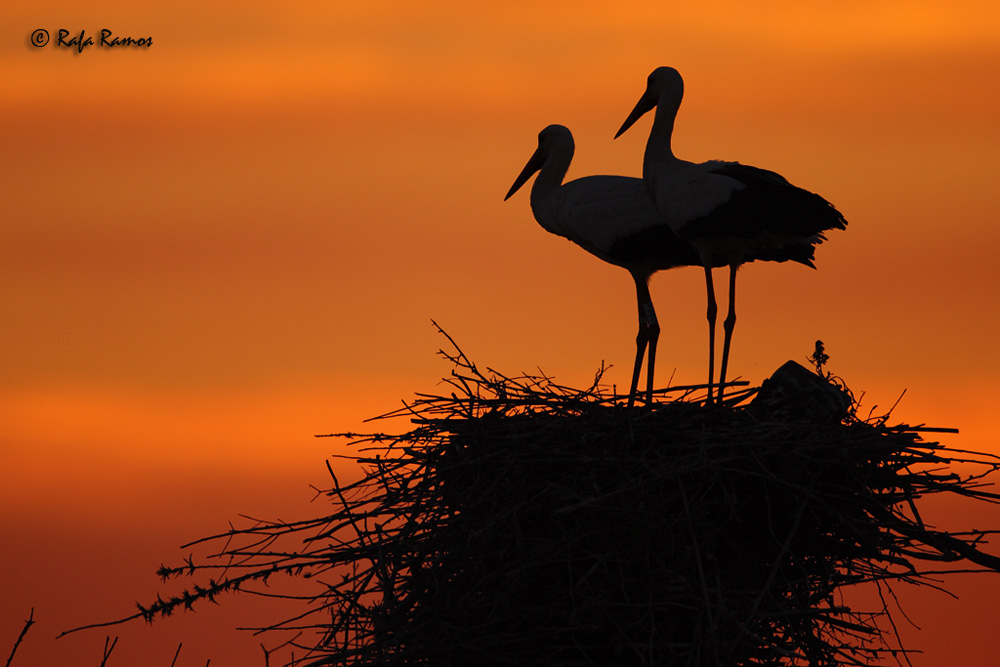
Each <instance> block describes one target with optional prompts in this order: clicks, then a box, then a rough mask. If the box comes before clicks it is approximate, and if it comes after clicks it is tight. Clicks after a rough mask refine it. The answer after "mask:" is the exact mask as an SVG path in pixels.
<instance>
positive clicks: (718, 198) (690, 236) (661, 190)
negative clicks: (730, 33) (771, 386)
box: [615, 67, 847, 403]
mask: <svg viewBox="0 0 1000 667" xmlns="http://www.w3.org/2000/svg"><path fill="white" fill-rule="evenodd" d="M683 95H684V81H683V79H681V75H680V73H678V72H677V70H675V69H673V68H672V67H659V68H657V69H656V70H654V71H653V73H652V74H650V75H649V78H648V79H647V81H646V91H645V92H644V93H643V95H642V97H641V98H640V99H639V102H638V103H637V104H636V105H635V108H634V109H632V113H631V114H629V116H628V118H627V119H626V120H625V122H624V123H623V124H622V126H621V129H619V130H618V133H617V134H616V135H615V138H617V137H619V136H620V135H621V134H622V133H623V132H625V131H626V130H627V129H628V128H629V127H631V126H632V125H633V124H634V123H635V121H637V120H638V119H639V118H640V117H642V116H643V115H644V114H645V113H646V112H648V111H649V110H651V109H653V108H654V107H656V115H655V117H654V119H653V127H652V129H651V131H650V133H649V140H648V141H647V143H646V151H645V154H644V156H643V162H642V177H643V180H644V181H645V183H646V187H647V189H648V191H649V195H650V198H651V199H652V200H653V203H654V204H655V206H656V208H657V210H658V211H659V212H660V214H661V215H662V217H663V219H664V220H665V221H666V222H667V224H669V225H670V227H671V229H673V230H674V231H675V232H676V233H677V235H678V236H680V237H681V238H682V239H684V240H686V241H689V242H690V243H691V244H693V245H694V247H695V248H697V250H698V253H699V256H700V257H701V265H702V266H704V268H705V282H706V286H707V290H708V332H709V347H708V383H709V390H708V400H709V403H711V402H712V401H713V390H712V382H713V379H714V378H713V376H714V365H715V316H716V311H717V307H716V303H715V288H714V286H713V285H712V266H713V265H719V264H718V262H719V259H720V258H723V259H724V264H728V265H729V313H728V315H727V316H726V320H725V322H724V323H723V327H724V329H725V342H724V343H723V348H722V365H721V371H720V376H719V400H720V402H721V400H722V392H723V388H724V386H725V382H726V366H727V364H728V362H729V346H730V343H731V341H732V335H733V327H734V326H735V324H736V269H737V267H739V265H740V264H742V263H744V262H747V261H751V260H752V259H763V260H769V261H776V262H784V261H788V260H791V261H794V262H798V263H800V264H805V265H806V266H810V267H812V268H815V265H814V264H813V261H812V260H813V256H814V255H813V253H814V250H815V248H814V246H815V245H816V244H818V243H821V242H823V241H824V240H825V239H826V237H825V236H824V232H825V231H827V230H830V229H845V228H846V227H847V221H846V220H845V219H844V216H843V215H841V214H840V212H839V211H837V209H835V208H834V207H833V205H832V204H830V202H828V201H826V200H825V199H823V198H822V197H820V196H819V195H817V194H814V193H812V192H809V191H807V190H803V189H802V188H797V187H795V186H794V185H792V184H791V183H789V182H788V181H787V180H785V178H784V177H782V176H781V175H779V174H776V173H774V172H773V171H767V170H764V169H758V168H756V167H750V166H747V165H742V164H740V163H738V162H722V161H716V160H713V161H709V162H702V163H695V162H687V161H686V160H681V159H679V158H677V157H674V153H673V151H672V150H671V147H670V140H671V136H672V135H673V130H674V120H675V119H676V117H677V111H678V109H679V108H680V105H681V99H682V97H683Z"/></svg>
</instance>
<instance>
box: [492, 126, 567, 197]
mask: <svg viewBox="0 0 1000 667" xmlns="http://www.w3.org/2000/svg"><path fill="white" fill-rule="evenodd" d="M574 149H575V146H574V143H573V133H572V132H570V131H569V128H567V127H565V126H563V125H549V126H548V127H546V128H545V129H544V130H542V131H541V132H539V133H538V148H536V149H535V152H534V153H532V155H531V157H530V158H529V159H528V163H527V164H526V165H524V169H522V170H521V173H520V174H518V175H517V178H516V179H515V180H514V185H512V186H510V190H508V191H507V196H506V197H504V198H503V199H504V201H507V200H508V199H510V198H511V196H512V195H513V194H514V193H515V192H517V191H518V190H520V189H521V186H522V185H524V184H525V183H527V182H528V179H529V178H531V177H532V176H533V175H534V174H535V172H537V171H539V170H540V169H541V168H542V166H543V165H544V164H545V161H546V160H548V158H549V156H550V155H552V154H561V155H565V154H566V153H568V154H569V157H570V159H572V157H573V151H574ZM566 162H567V165H568V163H569V160H567V161H566Z"/></svg>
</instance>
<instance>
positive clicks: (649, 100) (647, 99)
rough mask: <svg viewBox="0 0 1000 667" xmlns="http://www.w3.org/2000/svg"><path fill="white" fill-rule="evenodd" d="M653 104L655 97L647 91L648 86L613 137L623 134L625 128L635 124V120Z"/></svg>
mask: <svg viewBox="0 0 1000 667" xmlns="http://www.w3.org/2000/svg"><path fill="white" fill-rule="evenodd" d="M655 106H656V97H654V96H653V94H652V93H651V92H650V91H649V88H646V92H644V93H643V94H642V97H640V98H639V101H638V102H636V104H635V108H633V109H632V113H630V114H629V115H628V118H626V119H625V122H624V123H622V126H621V128H619V130H618V133H617V134H616V135H615V139H617V138H618V137H620V136H622V135H623V134H625V130H627V129H629V128H630V127H632V126H633V125H634V124H635V121H637V120H639V119H640V118H642V117H643V115H645V113H646V112H647V111H649V110H650V109H652V108H653V107H655Z"/></svg>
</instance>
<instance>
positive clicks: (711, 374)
mask: <svg viewBox="0 0 1000 667" xmlns="http://www.w3.org/2000/svg"><path fill="white" fill-rule="evenodd" d="M705 286H706V288H707V290H708V313H707V315H708V405H711V404H712V401H713V400H714V398H715V396H714V394H715V392H714V386H713V382H714V380H715V316H716V314H717V313H718V311H719V308H718V306H717V305H716V303H715V286H714V285H713V284H712V265H711V263H710V262H709V263H706V264H705Z"/></svg>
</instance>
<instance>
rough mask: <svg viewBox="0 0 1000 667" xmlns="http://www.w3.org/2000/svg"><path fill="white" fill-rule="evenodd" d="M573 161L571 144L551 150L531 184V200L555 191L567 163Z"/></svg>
mask: <svg viewBox="0 0 1000 667" xmlns="http://www.w3.org/2000/svg"><path fill="white" fill-rule="evenodd" d="M572 161H573V146H566V147H560V148H559V149H558V150H553V151H552V152H551V153H549V155H548V156H547V157H546V158H545V162H544V163H542V168H541V169H539V171H538V175H537V176H536V177H535V183H534V185H532V186H531V198H532V200H538V199H541V198H542V197H544V196H545V195H547V194H550V193H552V192H555V191H556V190H558V189H559V187H560V186H561V185H562V183H563V179H564V178H565V177H566V172H568V171H569V164H570V162H572Z"/></svg>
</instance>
